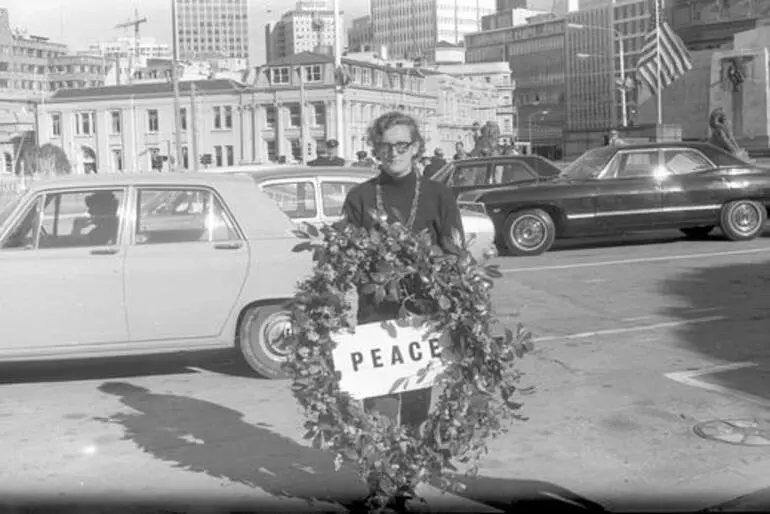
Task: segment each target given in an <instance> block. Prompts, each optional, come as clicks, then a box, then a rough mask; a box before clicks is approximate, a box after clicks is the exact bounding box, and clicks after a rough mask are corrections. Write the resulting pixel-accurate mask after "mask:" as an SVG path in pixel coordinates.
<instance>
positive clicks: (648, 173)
mask: <svg viewBox="0 0 770 514" xmlns="http://www.w3.org/2000/svg"><path fill="white" fill-rule="evenodd" d="M657 165H658V151H657V150H651V151H649V152H629V153H626V154H622V155H621V156H620V161H619V165H618V170H617V174H616V175H615V176H616V178H640V177H653V176H655V173H656V169H655V168H656V166H657Z"/></svg>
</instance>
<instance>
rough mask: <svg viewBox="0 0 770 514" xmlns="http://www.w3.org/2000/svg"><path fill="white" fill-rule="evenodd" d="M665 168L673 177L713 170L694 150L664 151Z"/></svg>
mask: <svg viewBox="0 0 770 514" xmlns="http://www.w3.org/2000/svg"><path fill="white" fill-rule="evenodd" d="M663 161H664V162H665V163H666V168H667V169H668V171H669V172H671V173H673V174H674V175H686V174H687V173H694V172H696V171H703V170H708V169H711V168H713V165H712V164H711V163H710V162H709V161H708V160H707V159H706V158H705V157H703V156H702V155H701V154H700V152H697V151H695V150H666V151H665V152H663Z"/></svg>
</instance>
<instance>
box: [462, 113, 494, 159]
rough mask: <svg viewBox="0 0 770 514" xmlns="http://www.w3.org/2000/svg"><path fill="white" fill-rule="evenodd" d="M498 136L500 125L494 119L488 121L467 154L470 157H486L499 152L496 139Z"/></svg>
mask: <svg viewBox="0 0 770 514" xmlns="http://www.w3.org/2000/svg"><path fill="white" fill-rule="evenodd" d="M499 138H500V125H498V124H497V122H496V121H488V122H487V123H486V124H485V125H484V126H483V127H481V131H480V134H479V138H478V139H477V140H476V145H475V146H474V147H473V150H471V153H470V154H469V156H470V157H488V156H490V155H497V154H499V151H498V143H497V141H498V139H499Z"/></svg>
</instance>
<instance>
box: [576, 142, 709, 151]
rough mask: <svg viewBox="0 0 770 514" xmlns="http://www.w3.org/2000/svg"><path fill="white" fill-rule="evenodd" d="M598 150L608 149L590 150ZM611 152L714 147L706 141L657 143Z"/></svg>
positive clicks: (630, 145)
mask: <svg viewBox="0 0 770 514" xmlns="http://www.w3.org/2000/svg"><path fill="white" fill-rule="evenodd" d="M598 148H608V147H606V146H599V147H596V148H591V150H595V149H598ZM610 148H612V149H613V150H615V151H617V150H654V149H657V148H692V149H695V150H702V149H704V148H712V149H713V148H716V147H715V146H714V145H712V144H711V143H709V142H707V141H658V142H655V143H626V144H623V145H619V146H613V147H610Z"/></svg>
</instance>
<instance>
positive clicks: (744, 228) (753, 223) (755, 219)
mask: <svg viewBox="0 0 770 514" xmlns="http://www.w3.org/2000/svg"><path fill="white" fill-rule="evenodd" d="M761 219H762V214H761V213H760V212H759V210H758V209H757V206H756V205H753V204H750V203H742V204H740V205H739V206H737V207H736V208H735V209H733V212H732V213H730V221H731V222H732V225H733V227H734V228H735V229H736V230H737V231H738V232H741V233H743V234H747V233H750V232H754V231H755V230H756V229H757V226H758V225H759V223H760V220H761Z"/></svg>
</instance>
